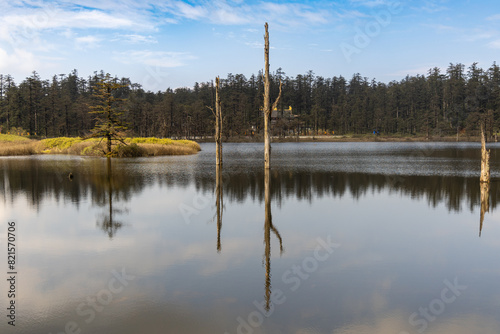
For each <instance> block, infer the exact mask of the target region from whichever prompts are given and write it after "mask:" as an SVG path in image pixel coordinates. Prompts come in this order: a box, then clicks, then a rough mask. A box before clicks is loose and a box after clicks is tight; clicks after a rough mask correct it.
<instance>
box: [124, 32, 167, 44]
mask: <svg viewBox="0 0 500 334" xmlns="http://www.w3.org/2000/svg"><path fill="white" fill-rule="evenodd" d="M117 40H124V41H126V42H128V43H132V44H157V43H158V41H157V40H156V38H154V37H153V36H151V35H148V36H145V35H137V34H131V35H121V36H119V37H118V38H117Z"/></svg>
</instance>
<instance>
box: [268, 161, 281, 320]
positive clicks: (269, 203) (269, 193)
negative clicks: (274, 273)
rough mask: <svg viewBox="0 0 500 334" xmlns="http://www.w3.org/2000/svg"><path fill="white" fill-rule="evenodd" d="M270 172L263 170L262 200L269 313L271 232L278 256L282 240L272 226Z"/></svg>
mask: <svg viewBox="0 0 500 334" xmlns="http://www.w3.org/2000/svg"><path fill="white" fill-rule="evenodd" d="M270 178H271V177H270V171H269V169H267V168H266V169H265V176H264V198H265V215H266V218H265V223H264V244H265V266H266V311H269V308H270V300H271V231H273V233H274V234H275V235H276V237H277V238H278V240H279V243H280V254H283V240H282V239H281V235H280V233H279V232H278V230H277V229H276V228H275V227H274V225H273V218H272V215H271V184H270V183H271V180H270Z"/></svg>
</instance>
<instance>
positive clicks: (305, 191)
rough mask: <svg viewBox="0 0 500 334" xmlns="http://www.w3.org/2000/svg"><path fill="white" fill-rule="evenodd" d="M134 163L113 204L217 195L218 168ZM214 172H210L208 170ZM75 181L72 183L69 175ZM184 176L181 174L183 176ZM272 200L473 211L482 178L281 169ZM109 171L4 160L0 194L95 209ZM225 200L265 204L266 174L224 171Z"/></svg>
mask: <svg viewBox="0 0 500 334" xmlns="http://www.w3.org/2000/svg"><path fill="white" fill-rule="evenodd" d="M138 165H139V164H135V163H128V164H127V163H123V162H120V161H119V160H116V163H115V160H114V163H113V168H112V172H113V178H112V189H113V200H114V201H115V202H121V201H128V200H129V199H130V198H131V197H132V194H134V193H140V192H142V191H143V190H144V189H145V188H146V187H148V186H152V185H154V184H159V185H160V186H166V187H173V186H176V187H181V188H185V187H187V186H189V185H191V184H194V185H195V187H196V189H197V191H200V192H213V191H214V189H215V186H216V178H214V174H213V169H212V167H213V168H214V166H210V167H207V168H208V170H203V169H199V170H198V169H195V170H194V171H192V172H190V173H182V172H179V171H173V172H168V173H167V172H164V171H163V170H161V169H155V170H153V169H151V170H149V169H148V168H140V167H143V166H139V167H138ZM210 171H212V172H210ZM69 172H71V173H73V175H74V177H73V179H72V180H71V181H70V180H69V179H68V177H67V175H68V173H69ZM181 173H182V174H181ZM270 177H271V182H272V184H273V187H272V190H271V196H272V197H273V198H274V199H275V200H276V201H277V203H278V205H279V204H280V203H281V202H282V201H283V200H284V199H286V198H290V197H293V198H297V199H299V200H308V201H312V200H313V199H314V198H316V197H324V196H331V197H343V196H351V197H354V198H356V199H359V198H361V197H362V196H363V195H364V194H367V193H371V192H374V193H377V192H380V191H382V190H389V191H390V192H395V193H399V194H401V195H403V196H408V197H411V198H419V199H420V198H425V199H426V200H427V202H428V203H429V205H431V206H436V205H438V204H441V203H443V204H445V205H446V207H447V208H448V209H449V210H450V211H451V210H452V211H460V210H463V209H467V208H468V209H471V210H472V209H473V208H474V207H476V206H479V205H480V198H481V193H480V187H479V177H471V178H465V177H449V176H395V175H381V174H365V173H347V172H328V171H324V172H323V171H313V172H311V171H304V172H302V171H300V170H298V171H281V170H279V169H276V170H273V172H272V173H271V176H270ZM108 183H109V181H108V180H107V167H106V160H105V159H80V158H75V159H60V161H58V160H55V161H54V160H44V159H40V158H35V159H32V158H26V159H1V160H0V196H1V197H3V198H4V200H5V201H13V200H14V199H15V198H17V197H18V196H26V198H27V199H28V201H29V203H31V205H32V206H34V207H35V208H38V207H39V206H40V205H41V203H42V202H43V200H44V199H46V198H50V199H52V198H55V199H56V201H61V200H62V201H64V202H70V203H73V204H74V205H76V206H78V205H79V203H80V202H81V200H82V198H86V197H87V196H90V197H91V200H92V202H93V203H94V204H95V205H98V206H102V205H103V204H104V203H107V202H108V200H109V199H108V192H109V187H108ZM223 191H224V197H225V200H226V201H229V202H233V201H237V202H241V201H244V200H245V199H247V198H251V199H252V200H258V201H260V202H263V201H264V171H263V170H261V169H260V168H259V169H258V170H257V169H251V168H249V170H248V171H241V170H239V171H238V172H234V171H229V170H226V169H225V170H224V183H223ZM499 192H500V187H499V186H498V182H496V181H494V180H493V181H492V182H491V185H490V210H494V209H495V208H496V206H497V203H498V201H500V196H499Z"/></svg>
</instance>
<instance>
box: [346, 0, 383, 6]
mask: <svg viewBox="0 0 500 334" xmlns="http://www.w3.org/2000/svg"><path fill="white" fill-rule="evenodd" d="M351 3H353V4H356V5H359V6H365V7H370V8H373V7H378V6H385V5H387V4H388V1H387V0H351Z"/></svg>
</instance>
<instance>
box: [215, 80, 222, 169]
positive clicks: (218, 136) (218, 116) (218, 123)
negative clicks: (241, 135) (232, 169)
mask: <svg viewBox="0 0 500 334" xmlns="http://www.w3.org/2000/svg"><path fill="white" fill-rule="evenodd" d="M215 160H216V162H217V165H222V113H221V106H220V95H219V77H217V78H215Z"/></svg>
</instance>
